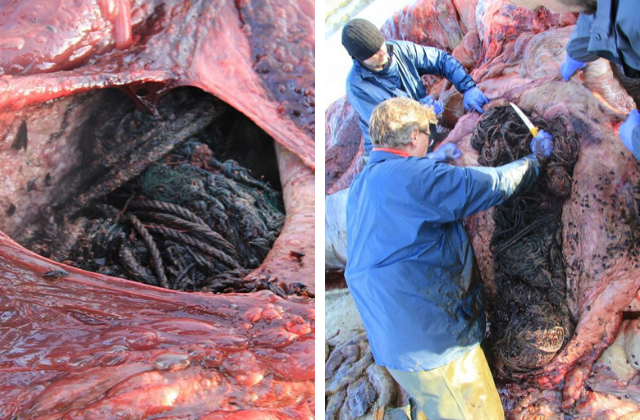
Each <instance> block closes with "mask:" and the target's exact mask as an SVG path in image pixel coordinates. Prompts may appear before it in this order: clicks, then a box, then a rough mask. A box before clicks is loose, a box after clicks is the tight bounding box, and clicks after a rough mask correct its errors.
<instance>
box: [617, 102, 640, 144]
mask: <svg viewBox="0 0 640 420" xmlns="http://www.w3.org/2000/svg"><path fill="white" fill-rule="evenodd" d="M638 126H640V112H638V110H637V109H634V110H633V111H631V112H630V113H629V116H628V117H627V119H626V120H625V121H624V122H623V123H622V124H621V125H620V128H619V129H618V134H620V140H622V144H624V147H626V148H627V149H629V151H630V152H631V153H635V152H636V151H634V150H633V130H635V129H636V128H637V127H638Z"/></svg>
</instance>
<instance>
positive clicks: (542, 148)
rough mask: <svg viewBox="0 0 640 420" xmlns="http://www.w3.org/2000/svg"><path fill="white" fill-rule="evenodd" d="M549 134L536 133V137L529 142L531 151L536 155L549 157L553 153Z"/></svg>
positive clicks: (544, 132)
mask: <svg viewBox="0 0 640 420" xmlns="http://www.w3.org/2000/svg"><path fill="white" fill-rule="evenodd" d="M551 139H552V137H551V134H549V133H547V132H546V131H544V130H540V131H538V135H537V136H535V137H534V138H533V140H531V145H530V147H531V151H532V152H533V153H535V154H536V155H544V156H547V157H549V155H551V152H553V142H552V141H551Z"/></svg>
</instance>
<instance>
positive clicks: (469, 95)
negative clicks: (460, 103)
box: [464, 86, 489, 114]
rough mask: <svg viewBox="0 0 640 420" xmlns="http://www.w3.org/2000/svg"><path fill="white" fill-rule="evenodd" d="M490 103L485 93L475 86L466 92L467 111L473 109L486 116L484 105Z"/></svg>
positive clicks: (465, 105)
mask: <svg viewBox="0 0 640 420" xmlns="http://www.w3.org/2000/svg"><path fill="white" fill-rule="evenodd" d="M488 103H489V99H487V97H486V96H485V95H484V93H482V91H481V90H480V89H478V88H477V87H475V86H474V87H472V88H471V89H469V90H467V91H465V92H464V109H466V110H467V111H469V110H471V109H472V108H473V109H475V110H476V111H478V112H479V113H480V114H484V111H483V110H482V105H484V104H488Z"/></svg>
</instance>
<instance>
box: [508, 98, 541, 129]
mask: <svg viewBox="0 0 640 420" xmlns="http://www.w3.org/2000/svg"><path fill="white" fill-rule="evenodd" d="M509 104H510V105H511V107H512V108H513V110H514V111H516V114H518V116H519V117H520V119H521V120H522V121H523V122H524V124H525V125H526V126H527V128H528V129H529V131H530V132H531V134H533V137H535V136H537V135H538V131H539V130H538V127H536V126H535V125H533V123H532V122H531V120H530V119H529V118H528V117H527V116H526V115H525V114H524V112H522V110H521V109H520V108H518V105H516V104H514V103H513V102H509Z"/></svg>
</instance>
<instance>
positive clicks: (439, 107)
mask: <svg viewBox="0 0 640 420" xmlns="http://www.w3.org/2000/svg"><path fill="white" fill-rule="evenodd" d="M419 102H420V103H421V104H422V105H426V106H432V107H433V112H434V113H435V114H436V115H440V114H441V113H442V111H443V110H444V104H443V103H442V101H437V100H435V99H433V95H427V96H425V97H424V98H422V99H420V101H419Z"/></svg>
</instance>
